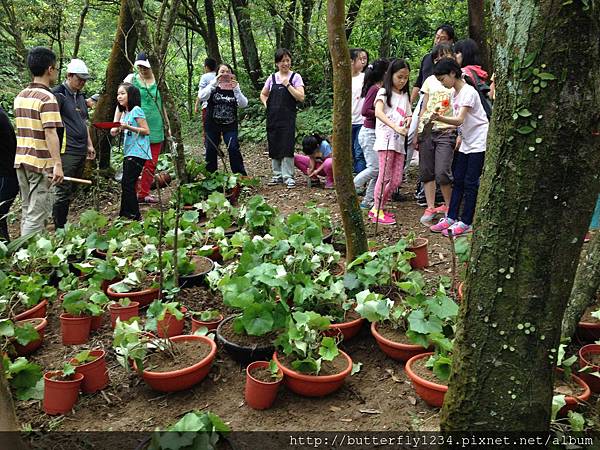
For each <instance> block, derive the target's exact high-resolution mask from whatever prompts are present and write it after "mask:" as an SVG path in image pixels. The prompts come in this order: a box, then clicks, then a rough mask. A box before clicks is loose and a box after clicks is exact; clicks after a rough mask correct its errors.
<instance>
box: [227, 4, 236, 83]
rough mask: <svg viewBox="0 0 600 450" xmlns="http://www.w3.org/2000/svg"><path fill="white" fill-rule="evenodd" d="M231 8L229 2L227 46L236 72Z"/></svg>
mask: <svg viewBox="0 0 600 450" xmlns="http://www.w3.org/2000/svg"><path fill="white" fill-rule="evenodd" d="M232 9H233V7H232V6H231V3H230V4H229V6H228V8H227V18H228V22H229V47H230V49H231V63H232V64H233V70H234V71H235V72H237V70H238V65H237V58H236V55H235V32H234V30H233V14H232V13H231V10H232Z"/></svg>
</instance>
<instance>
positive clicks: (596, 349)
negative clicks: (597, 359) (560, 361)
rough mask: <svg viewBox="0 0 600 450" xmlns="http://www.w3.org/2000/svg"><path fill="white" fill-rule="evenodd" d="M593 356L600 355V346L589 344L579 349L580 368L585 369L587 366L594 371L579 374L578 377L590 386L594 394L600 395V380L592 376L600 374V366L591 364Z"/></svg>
mask: <svg viewBox="0 0 600 450" xmlns="http://www.w3.org/2000/svg"><path fill="white" fill-rule="evenodd" d="M592 355H600V345H598V344H588V345H584V346H583V347H581V348H580V349H579V368H581V369H583V368H584V367H585V366H590V367H592V369H591V372H590V373H584V372H578V373H577V376H578V377H580V378H581V379H582V380H583V381H585V382H586V383H587V384H588V386H589V387H590V390H591V391H592V392H593V393H594V394H598V393H600V378H598V377H597V376H595V375H591V373H593V372H600V365H594V364H591V363H590V359H591V358H590V357H591V356H592Z"/></svg>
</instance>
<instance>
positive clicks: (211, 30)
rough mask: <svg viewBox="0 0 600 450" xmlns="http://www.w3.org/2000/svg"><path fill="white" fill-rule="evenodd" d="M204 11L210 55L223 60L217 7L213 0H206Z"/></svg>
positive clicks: (219, 60)
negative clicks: (218, 30) (217, 24)
mask: <svg viewBox="0 0 600 450" xmlns="http://www.w3.org/2000/svg"><path fill="white" fill-rule="evenodd" d="M204 11H205V13H206V30H207V31H208V42H207V43H206V45H207V47H208V55H209V56H210V57H212V58H214V59H215V60H217V61H218V62H221V61H222V59H221V52H220V50H219V37H218V36H217V27H216V25H215V7H214V5H213V0H204Z"/></svg>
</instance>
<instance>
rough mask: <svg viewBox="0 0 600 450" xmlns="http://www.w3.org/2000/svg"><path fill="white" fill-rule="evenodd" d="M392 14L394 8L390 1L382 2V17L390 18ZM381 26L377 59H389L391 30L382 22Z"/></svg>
mask: <svg viewBox="0 0 600 450" xmlns="http://www.w3.org/2000/svg"><path fill="white" fill-rule="evenodd" d="M393 13H394V8H393V4H392V0H389V1H388V0H384V2H383V10H382V16H383V17H384V18H387V17H391V16H392V15H393ZM382 24H383V26H382V27H381V42H380V43H379V57H380V58H389V56H390V47H391V45H392V30H391V28H392V27H391V26H389V25H387V24H386V23H385V21H383V22H382Z"/></svg>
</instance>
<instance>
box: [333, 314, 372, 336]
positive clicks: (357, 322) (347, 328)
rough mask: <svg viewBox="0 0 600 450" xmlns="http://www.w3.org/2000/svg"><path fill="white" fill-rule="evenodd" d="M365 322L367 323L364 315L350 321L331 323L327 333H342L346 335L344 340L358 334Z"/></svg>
mask: <svg viewBox="0 0 600 450" xmlns="http://www.w3.org/2000/svg"><path fill="white" fill-rule="evenodd" d="M363 323H365V319H363V318H362V317H359V318H358V319H354V320H351V321H349V322H342V323H332V324H331V325H329V330H328V331H325V335H327V336H335V335H337V334H338V333H342V336H344V341H347V340H348V339H351V338H353V337H354V336H356V335H357V334H358V332H359V331H360V329H361V327H362V325H363Z"/></svg>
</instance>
